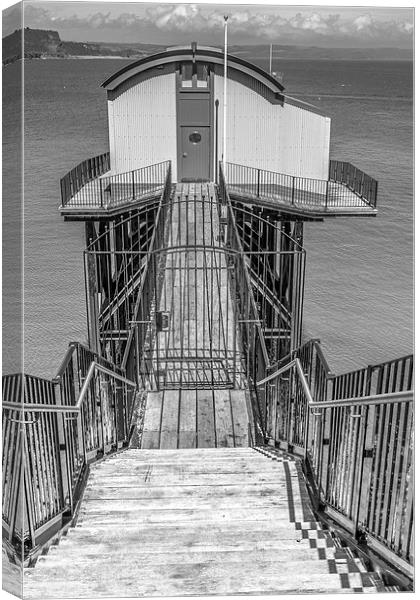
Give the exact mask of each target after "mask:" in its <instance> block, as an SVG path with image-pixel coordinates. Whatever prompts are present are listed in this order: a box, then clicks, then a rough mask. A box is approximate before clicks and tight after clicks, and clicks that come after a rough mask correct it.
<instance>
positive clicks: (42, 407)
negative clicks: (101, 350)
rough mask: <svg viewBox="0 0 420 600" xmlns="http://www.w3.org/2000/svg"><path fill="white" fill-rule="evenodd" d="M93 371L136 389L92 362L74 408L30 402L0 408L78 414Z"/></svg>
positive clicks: (124, 378)
mask: <svg viewBox="0 0 420 600" xmlns="http://www.w3.org/2000/svg"><path fill="white" fill-rule="evenodd" d="M95 370H97V371H101V372H102V373H104V374H105V375H110V376H111V377H113V378H114V379H117V380H118V381H122V382H123V383H125V384H126V385H128V386H130V387H133V388H136V387H137V384H136V383H134V381H131V380H130V379H127V378H126V377H122V376H121V375H118V373H115V372H114V371H111V370H110V369H106V368H105V367H103V366H102V365H100V364H98V363H97V362H92V364H91V365H90V367H89V371H88V374H87V377H86V380H85V382H84V384H83V387H82V389H81V391H80V395H79V398H78V400H77V402H76V404H75V405H74V406H73V405H72V406H63V405H61V404H58V405H54V404H41V403H40V404H35V403H34V402H32V403H31V402H7V401H6V402H2V408H3V409H4V410H18V411H23V412H25V411H26V412H51V413H78V412H80V410H81V407H82V403H83V400H84V397H85V395H86V393H87V392H88V389H89V384H90V382H91V379H92V377H93V375H94V373H95Z"/></svg>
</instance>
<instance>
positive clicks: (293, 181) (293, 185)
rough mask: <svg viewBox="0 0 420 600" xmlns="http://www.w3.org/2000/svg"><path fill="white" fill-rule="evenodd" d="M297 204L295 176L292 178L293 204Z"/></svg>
mask: <svg viewBox="0 0 420 600" xmlns="http://www.w3.org/2000/svg"><path fill="white" fill-rule="evenodd" d="M294 203H295V176H294V175H293V176H292V204H294Z"/></svg>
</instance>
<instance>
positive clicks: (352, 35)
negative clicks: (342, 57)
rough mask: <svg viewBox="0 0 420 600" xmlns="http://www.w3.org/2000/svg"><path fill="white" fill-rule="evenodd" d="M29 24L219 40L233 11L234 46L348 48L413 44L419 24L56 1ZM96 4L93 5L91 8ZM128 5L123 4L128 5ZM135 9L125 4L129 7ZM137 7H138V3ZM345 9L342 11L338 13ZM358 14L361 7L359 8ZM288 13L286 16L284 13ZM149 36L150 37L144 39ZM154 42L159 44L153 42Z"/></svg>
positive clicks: (9, 15) (31, 12)
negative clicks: (81, 6) (73, 5)
mask: <svg viewBox="0 0 420 600" xmlns="http://www.w3.org/2000/svg"><path fill="white" fill-rule="evenodd" d="M24 6H25V25H26V26H30V27H38V28H44V29H58V30H59V32H63V34H64V33H65V32H66V31H71V33H72V34H73V35H74V32H78V34H79V33H80V35H78V39H81V37H80V36H82V35H83V36H85V37H84V39H85V40H86V39H93V38H96V39H103V40H106V39H107V36H110V35H111V34H112V35H113V39H116V38H117V37H118V38H119V40H120V41H123V40H127V41H140V39H142V38H141V33H140V32H142V33H143V34H144V32H148V31H149V32H150V36H151V35H152V34H153V32H155V33H157V34H159V33H162V35H163V34H167V33H169V34H171V35H172V36H175V37H176V35H177V34H179V35H178V37H180V35H181V34H189V36H188V38H192V37H193V36H195V35H197V36H200V39H204V38H209V37H211V36H213V37H214V36H216V35H217V37H218V38H219V39H220V37H221V32H222V30H223V15H224V12H225V11H226V10H229V33H230V39H231V41H232V43H235V41H236V42H237V43H245V42H246V41H249V43H257V42H260V43H267V42H269V41H272V42H273V43H278V44H281V43H289V44H293V43H296V44H299V43H308V44H309V43H311V44H315V43H320V44H328V43H332V42H333V41H334V42H335V43H336V42H337V40H340V41H341V43H342V44H347V45H349V44H353V45H358V44H359V45H361V46H363V45H365V44H369V45H372V44H377V45H381V44H382V45H391V44H392V45H395V46H397V45H401V46H405V47H407V46H410V45H411V44H412V38H413V29H414V27H413V23H412V22H410V21H409V20H407V19H401V17H400V19H388V20H383V19H380V18H378V13H376V15H375V9H372V11H371V13H368V14H366V12H364V13H363V14H359V15H356V16H353V17H350V16H349V13H345V12H343V13H341V14H338V13H336V12H334V13H331V14H328V13H327V12H326V11H325V10H324V11H322V13H321V11H317V10H316V9H315V10H313V11H312V12H311V11H309V10H307V11H304V12H303V11H301V12H297V13H296V14H295V15H293V16H290V10H289V13H284V12H283V13H282V9H281V7H277V10H276V9H273V8H272V7H270V9H268V8H267V9H266V10H264V8H263V7H260V6H258V5H253V6H249V7H239V6H238V7H235V6H232V5H231V6H230V7H228V6H221V5H196V4H149V5H147V4H146V5H144V4H143V5H137V7H141V8H138V11H140V10H141V14H140V12H138V11H137V12H135V11H134V10H132V11H131V12H130V11H127V12H123V13H120V14H117V13H115V6H116V5H109V6H112V7H113V9H114V12H111V11H110V10H104V11H100V10H99V11H98V10H97V7H100V6H101V5H100V4H96V5H95V7H94V8H92V10H93V11H94V12H92V14H84V15H83V16H78V15H77V14H73V15H71V14H69V13H67V14H66V13H64V11H62V10H61V13H60V6H59V4H56V3H54V4H53V3H51V4H50V5H49V6H48V5H44V6H47V8H44V7H41V6H39V5H36V4H25V5H24ZM90 6H93V5H90ZM122 6H123V5H122ZM125 6H127V7H129V6H130V5H124V7H125ZM132 6H135V5H132ZM336 10H338V11H339V9H336ZM354 10H355V11H356V10H357V9H354ZM285 14H288V15H289V16H288V17H287V18H286V17H285V16H284V15H285ZM3 27H4V34H7V33H11V31H13V30H14V29H16V28H18V27H20V24H19V19H18V18H17V13H16V11H13V10H11V11H9V12H8V11H5V13H4V18H3ZM143 37H144V35H143ZM148 41H153V40H148Z"/></svg>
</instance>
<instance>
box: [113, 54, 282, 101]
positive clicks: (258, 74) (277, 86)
mask: <svg viewBox="0 0 420 600" xmlns="http://www.w3.org/2000/svg"><path fill="white" fill-rule="evenodd" d="M193 58H194V59H195V60H196V61H204V62H211V63H215V64H221V65H223V62H224V54H223V51H222V50H220V49H219V48H208V47H205V46H197V47H196V48H195V49H194V50H193V49H192V47H191V46H180V47H176V48H168V49H167V50H165V52H160V53H158V54H153V55H151V56H146V57H145V58H141V59H140V60H137V61H135V62H133V63H131V64H129V65H127V66H125V67H123V68H122V69H120V70H119V71H117V72H116V73H114V74H113V75H111V77H109V78H108V79H107V80H106V81H104V82H103V83H102V87H104V88H105V89H106V90H115V89H116V88H117V87H118V86H119V85H121V84H122V83H123V82H125V81H127V80H129V79H131V77H134V76H135V75H137V74H138V73H141V72H143V71H147V70H148V69H152V68H154V67H158V66H159V65H164V64H168V63H174V62H179V61H183V60H192V59H193ZM228 67H229V69H235V70H237V71H241V72H242V73H245V74H246V75H248V76H250V77H252V78H254V79H256V80H257V81H259V82H261V83H262V84H263V85H265V86H266V87H267V88H268V89H270V90H271V91H272V92H274V93H277V94H279V93H281V92H283V90H284V87H283V86H282V85H281V83H280V82H279V81H277V79H276V78H275V77H273V76H272V75H270V74H269V73H267V72H266V71H264V70H263V69H261V68H260V67H257V66H256V65H254V64H252V63H250V62H248V61H246V60H244V59H243V58H238V57H237V56H232V55H231V54H228Z"/></svg>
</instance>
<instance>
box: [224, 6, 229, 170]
mask: <svg viewBox="0 0 420 600" xmlns="http://www.w3.org/2000/svg"><path fill="white" fill-rule="evenodd" d="M228 18H229V17H228V16H225V17H224V19H225V55H224V74H223V171H225V170H226V110H227V43H228V38H227V22H228Z"/></svg>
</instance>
